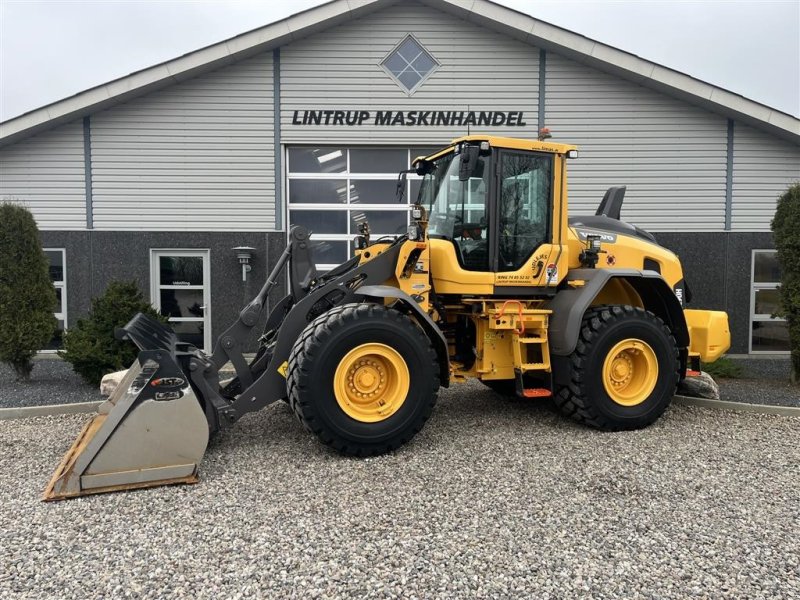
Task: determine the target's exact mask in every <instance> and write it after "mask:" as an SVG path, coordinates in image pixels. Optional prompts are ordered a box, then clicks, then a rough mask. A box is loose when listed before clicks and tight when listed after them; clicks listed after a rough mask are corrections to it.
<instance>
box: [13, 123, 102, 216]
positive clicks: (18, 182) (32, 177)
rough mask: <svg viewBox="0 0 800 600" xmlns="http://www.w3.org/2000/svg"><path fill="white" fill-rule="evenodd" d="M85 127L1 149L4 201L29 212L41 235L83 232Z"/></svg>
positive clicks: (79, 125)
mask: <svg viewBox="0 0 800 600" xmlns="http://www.w3.org/2000/svg"><path fill="white" fill-rule="evenodd" d="M84 178H85V174H84V161H83V121H80V120H79V121H76V122H74V123H69V124H67V125H62V126H61V127H58V128H56V129H53V130H51V131H46V132H43V133H40V134H38V135H35V136H33V137H30V138H27V139H24V140H21V141H19V142H17V143H15V144H12V145H11V146H7V147H5V148H2V149H0V200H6V199H13V200H15V201H17V202H19V203H21V204H23V205H25V206H27V207H28V208H29V209H30V211H31V212H32V213H33V216H34V217H35V218H36V223H37V224H38V226H39V229H45V230H46V229H84V228H85V227H86V188H85V186H84Z"/></svg>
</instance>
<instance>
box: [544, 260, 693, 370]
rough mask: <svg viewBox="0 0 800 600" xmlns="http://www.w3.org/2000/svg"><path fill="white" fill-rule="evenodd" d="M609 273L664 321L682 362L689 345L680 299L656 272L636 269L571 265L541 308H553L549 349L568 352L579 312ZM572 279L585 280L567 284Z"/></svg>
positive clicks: (577, 330)
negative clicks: (631, 290)
mask: <svg viewBox="0 0 800 600" xmlns="http://www.w3.org/2000/svg"><path fill="white" fill-rule="evenodd" d="M613 277H620V278H622V279H624V280H625V281H627V282H628V283H629V284H630V285H631V287H633V289H634V290H635V291H636V293H637V294H639V297H640V298H641V299H642V304H643V305H644V308H645V309H646V310H649V311H650V312H652V313H653V314H655V315H656V316H657V317H659V318H660V319H661V320H662V321H664V323H666V325H667V326H668V327H669V328H670V330H671V331H672V335H674V336H675V341H676V342H677V344H678V348H679V349H681V362H682V363H684V362H685V355H686V348H688V347H689V328H688V327H687V326H686V318H685V317H684V315H683V308H682V307H681V303H680V301H679V300H678V298H677V296H676V295H675V292H673V290H672V288H671V287H670V286H669V284H668V283H667V282H666V281H665V280H664V278H663V277H661V275H660V274H659V273H656V272H655V271H640V270H637V269H572V270H571V271H570V272H569V274H568V275H567V277H566V279H565V284H563V285H564V287H563V289H560V290H559V291H558V292H557V293H556V295H555V297H553V299H552V300H550V301H549V302H548V303H547V304H546V305H545V308H548V309H550V310H552V311H553V314H552V315H550V327H549V329H548V338H549V341H550V352H552V353H553V354H555V355H557V356H568V355H570V354H572V352H573V351H574V350H575V346H576V345H577V343H578V336H579V335H580V328H581V321H582V320H583V315H584V314H585V313H586V310H587V309H588V308H589V306H590V305H591V303H592V301H593V300H594V299H595V298H596V297H597V295H598V294H599V293H600V291H601V290H602V289H603V287H604V286H605V284H606V283H608V281H609V280H610V279H612V278H613ZM576 280H582V281H584V282H585V284H584V285H582V286H580V287H572V286H570V285H569V282H570V281H576ZM682 367H685V365H682ZM682 370H683V369H682Z"/></svg>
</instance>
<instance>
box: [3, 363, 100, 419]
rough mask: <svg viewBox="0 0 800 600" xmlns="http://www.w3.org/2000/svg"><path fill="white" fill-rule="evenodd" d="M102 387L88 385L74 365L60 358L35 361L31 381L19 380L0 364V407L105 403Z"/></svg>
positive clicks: (6, 367)
mask: <svg viewBox="0 0 800 600" xmlns="http://www.w3.org/2000/svg"><path fill="white" fill-rule="evenodd" d="M102 399H103V397H102V396H101V395H100V390H99V388H97V387H95V386H92V385H89V384H87V383H84V382H83V380H82V379H81V378H80V376H79V375H77V374H76V373H75V372H74V371H73V370H72V365H70V364H69V363H68V362H64V361H63V360H59V359H51V358H47V359H39V360H35V361H34V367H33V371H32V373H31V380H30V381H29V382H28V383H19V382H17V381H15V377H14V371H12V370H11V368H10V367H8V366H6V365H4V364H2V363H0V408H15V407H17V406H43V405H45V404H69V403H72V402H92V401H96V400H102Z"/></svg>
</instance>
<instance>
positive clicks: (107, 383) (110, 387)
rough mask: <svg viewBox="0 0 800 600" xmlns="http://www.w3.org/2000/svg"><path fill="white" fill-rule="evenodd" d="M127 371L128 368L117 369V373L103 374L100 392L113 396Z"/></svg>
mask: <svg viewBox="0 0 800 600" xmlns="http://www.w3.org/2000/svg"><path fill="white" fill-rule="evenodd" d="M127 372H128V370H127V369H126V370H124V371H117V372H116V373H109V374H108V375H103V379H102V380H101V381H100V393H101V394H102V395H103V396H111V394H113V393H114V390H116V389H117V386H118V385H119V382H120V381H122V378H123V377H125V374H126V373H127Z"/></svg>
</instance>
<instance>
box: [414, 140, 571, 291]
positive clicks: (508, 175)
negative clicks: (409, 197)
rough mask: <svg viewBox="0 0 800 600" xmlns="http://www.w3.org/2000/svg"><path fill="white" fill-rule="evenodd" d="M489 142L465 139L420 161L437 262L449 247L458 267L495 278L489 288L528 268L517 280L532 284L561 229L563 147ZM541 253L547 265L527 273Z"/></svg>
mask: <svg viewBox="0 0 800 600" xmlns="http://www.w3.org/2000/svg"><path fill="white" fill-rule="evenodd" d="M490 139H491V140H493V141H494V142H495V143H492V142H491V141H489V140H487V138H479V137H478V136H470V137H468V138H462V140H457V141H456V143H455V144H454V145H453V146H451V147H450V148H448V149H446V150H444V151H442V152H440V153H438V154H435V155H432V156H430V157H427V158H423V159H417V160H416V161H415V163H414V166H415V168H416V172H417V174H419V175H422V176H423V181H422V186H421V188H420V193H419V198H418V199H417V203H418V204H420V205H422V206H424V207H426V208H427V209H428V237H429V239H430V240H431V248H432V250H433V254H434V256H433V257H432V259H433V260H436V256H437V255H439V256H441V257H445V258H446V255H447V254H449V253H450V252H449V249H448V251H443V250H442V249H441V245H442V242H445V243H446V245H447V246H448V247H449V248H452V253H453V254H454V255H455V261H454V262H455V263H457V264H454V265H453V268H455V269H457V270H463V271H467V272H472V273H485V274H487V275H490V276H491V277H490V278H489V279H488V280H487V283H491V284H493V285H505V283H504V282H507V281H515V278H516V276H513V277H512V276H511V274H512V273H516V272H518V271H521V270H522V271H523V272H524V276H522V275H521V276H520V277H521V278H520V279H519V283H520V284H524V285H533V284H536V283H537V281H536V280H537V279H538V276H539V275H541V274H542V273H543V271H544V266H545V264H549V258H550V253H551V252H550V246H551V245H552V242H553V238H554V235H553V233H554V230H557V229H558V223H556V222H555V221H554V215H553V210H554V206H555V194H556V187H557V186H556V178H555V173H556V165H557V160H559V152H561V151H563V150H564V148H562V147H561V145H560V144H542V143H541V142H527V144H526V145H523V144H521V143H520V140H508V146H510V147H505V145H504V144H503V142H504V141H506V140H505V139H504V138H490ZM565 148H566V147H565ZM559 183H560V182H559ZM437 240H442V242H439V243H437ZM543 246H547V248H543ZM437 247H438V248H439V251H438V252H437ZM539 249H542V252H539V253H537V250H539ZM539 254H541V260H539V261H538V262H541V263H542V265H540V266H537V265H536V264H534V265H533V266H532V268H527V265H528V264H529V263H530V262H531V261H532V259H533V258H534V255H536V256H539ZM546 260H547V262H545V261H546ZM445 271H446V270H440V271H439V272H440V273H441V272H445ZM499 274H503V275H499ZM534 275H535V276H536V277H534ZM454 279H455V278H454ZM473 281H474V280H473ZM554 283H557V282H554Z"/></svg>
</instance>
